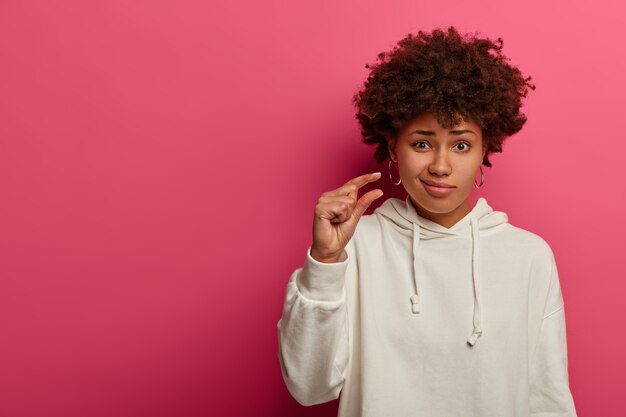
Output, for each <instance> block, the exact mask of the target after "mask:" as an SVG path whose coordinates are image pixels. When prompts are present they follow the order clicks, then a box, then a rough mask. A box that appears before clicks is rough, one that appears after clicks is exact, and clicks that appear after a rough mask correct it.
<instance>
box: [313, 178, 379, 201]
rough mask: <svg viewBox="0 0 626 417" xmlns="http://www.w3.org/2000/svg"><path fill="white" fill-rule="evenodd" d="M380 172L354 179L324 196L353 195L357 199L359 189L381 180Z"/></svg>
mask: <svg viewBox="0 0 626 417" xmlns="http://www.w3.org/2000/svg"><path fill="white" fill-rule="evenodd" d="M380 177H381V173H380V172H371V173H369V174H364V175H360V176H358V177H355V178H352V179H351V180H350V181H348V182H346V183H345V184H344V185H342V186H341V187H339V188H336V189H334V190H331V191H328V192H326V193H324V194H326V195H351V196H352V197H355V198H356V192H357V191H358V189H359V188H361V187H363V186H364V185H365V184H368V183H370V182H374V181H376V180H378V179H380Z"/></svg>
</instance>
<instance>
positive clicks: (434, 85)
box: [352, 26, 535, 167]
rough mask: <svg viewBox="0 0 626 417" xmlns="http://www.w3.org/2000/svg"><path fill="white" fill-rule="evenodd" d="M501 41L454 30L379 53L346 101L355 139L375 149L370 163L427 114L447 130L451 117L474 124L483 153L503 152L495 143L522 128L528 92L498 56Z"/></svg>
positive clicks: (525, 80) (420, 37)
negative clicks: (389, 142) (352, 114)
mask: <svg viewBox="0 0 626 417" xmlns="http://www.w3.org/2000/svg"><path fill="white" fill-rule="evenodd" d="M502 45H503V41H502V39H501V38H498V39H497V41H496V42H494V41H492V40H491V39H488V38H478V37H477V36H476V35H465V36H462V35H460V34H459V32H458V31H457V29H456V28H455V27H454V26H450V27H449V28H448V29H447V33H446V32H444V31H443V30H441V29H439V28H437V29H434V30H433V31H432V33H430V34H429V33H425V32H424V31H422V30H420V31H418V33H417V35H414V34H412V33H409V34H408V35H407V36H406V37H405V38H404V39H402V40H400V41H399V42H398V43H397V45H395V46H394V47H393V49H392V50H391V51H386V52H381V53H379V54H378V61H379V62H377V63H374V64H372V65H369V64H366V65H365V68H370V69H371V70H370V73H369V76H368V78H367V81H365V83H364V85H363V88H362V89H361V90H360V91H359V92H357V93H356V94H355V95H354V96H353V98H352V102H353V104H354V105H355V106H356V108H357V113H356V118H357V120H358V121H359V124H360V126H361V135H362V136H363V138H362V142H364V143H366V144H368V145H377V148H376V152H375V153H374V159H375V160H376V162H378V163H381V162H383V161H384V160H385V159H387V158H388V157H389V151H388V146H387V137H392V138H395V137H396V135H397V134H398V131H399V130H400V129H401V128H402V126H404V124H405V123H407V122H408V121H410V120H411V119H412V118H414V117H415V116H417V115H419V114H420V113H422V112H431V113H432V114H433V115H434V116H435V117H436V119H437V121H438V123H439V124H440V125H442V126H443V127H445V128H447V129H449V128H451V127H452V126H455V125H457V124H458V123H459V122H460V120H459V118H458V116H462V117H463V118H464V119H467V118H469V119H470V120H472V121H474V122H475V123H477V124H478V125H479V126H480V127H481V129H482V131H483V132H482V133H483V146H484V147H485V151H486V152H485V156H484V158H483V161H482V164H484V165H485V166H488V167H490V166H491V163H490V162H489V158H488V155H489V154H490V153H494V152H502V142H503V141H504V139H506V138H507V137H509V136H511V135H513V134H514V133H517V132H518V131H519V130H521V129H522V126H523V125H524V123H526V115H525V114H524V113H520V107H521V101H522V97H526V94H527V93H528V89H529V88H530V89H532V90H534V89H535V86H534V85H533V84H532V83H531V82H530V81H531V77H527V78H524V77H523V76H522V74H521V73H520V71H519V69H517V68H516V67H514V66H511V65H509V64H508V63H507V61H509V58H507V57H506V56H504V55H502Z"/></svg>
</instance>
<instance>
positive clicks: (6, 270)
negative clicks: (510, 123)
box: [0, 0, 626, 417]
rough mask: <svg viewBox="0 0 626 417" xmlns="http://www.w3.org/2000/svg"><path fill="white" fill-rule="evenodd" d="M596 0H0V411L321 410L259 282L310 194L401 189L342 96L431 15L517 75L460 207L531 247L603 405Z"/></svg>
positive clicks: (618, 312) (616, 276)
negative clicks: (474, 183) (298, 384)
mask: <svg viewBox="0 0 626 417" xmlns="http://www.w3.org/2000/svg"><path fill="white" fill-rule="evenodd" d="M618 4H619V2H614V1H608V0H596V1H593V2H585V1H566V0H559V1H545V0H540V1H535V0H533V1H527V2H523V3H522V2H509V3H506V2H504V3H503V2H502V1H501V0H499V1H495V0H494V1H472V2H467V1H439V2H416V1H414V0H412V1H386V2H382V1H378V2H371V1H368V2H356V1H341V2H339V1H315V2H313V1H312V2H307V3H304V2H297V1H265V2H258V1H246V2H242V1H229V2H228V3H227V2H226V1H222V2H215V1H208V2H207V1H199V0H195V1H193V0H171V1H154V0H151V1H148V0H145V1H136V0H135V1H129V0H124V1H121V0H115V1H113V0H106V1H104V0H102V1H95V0H94V1H89V2H85V1H50V0H40V1H17V0H13V1H10V0H2V1H0V195H1V204H0V415H1V416H3V417H7V416H43V415H45V416H64V417H69V416H94V417H97V416H143V415H145V416H154V417H156V416H209V415H212V416H222V415H228V416H251V415H255V416H291V415H300V416H334V415H336V406H337V402H336V401H335V402H331V403H328V404H324V405H321V406H315V407H309V408H305V407H301V406H300V405H299V404H297V403H296V402H295V400H294V399H292V398H291V396H290V395H289V393H288V392H287V390H286V387H285V386H284V383H283V381H282V377H281V375H280V367H279V363H278V357H277V343H278V340H277V333H276V323H277V321H278V319H279V317H280V313H281V309H282V301H283V297H284V289H285V285H286V283H287V280H288V278H289V275H290V274H291V273H292V272H293V270H294V269H295V268H297V267H299V266H301V264H302V262H303V260H304V256H305V250H306V248H307V247H308V245H309V244H310V241H311V225H312V215H313V208H314V204H315V202H316V200H317V198H318V196H319V194H321V193H322V192H323V191H326V190H329V189H332V188H336V187H338V186H340V185H341V184H343V183H344V182H346V181H347V180H348V179H350V178H352V177H355V176H357V175H360V174H362V173H366V172H369V171H377V170H381V171H383V173H384V176H383V179H382V180H380V183H381V184H383V185H384V189H385V191H386V197H389V196H397V197H401V198H403V197H404V194H403V193H401V192H400V191H403V190H401V189H400V190H398V189H397V188H396V187H394V186H393V185H391V184H390V183H389V181H388V179H387V171H386V165H378V164H376V163H375V162H374V160H373V157H372V155H373V151H374V149H373V148H370V147H367V146H366V145H363V144H361V143H360V142H359V141H360V137H359V130H358V126H357V123H356V120H355V119H354V110H353V108H352V105H351V102H350V99H351V96H352V94H353V93H354V92H355V91H356V90H357V89H358V88H359V87H360V85H361V83H362V82H363V81H364V79H365V77H366V74H367V72H366V71H367V70H366V69H365V67H364V66H365V64H366V63H368V62H373V61H374V59H375V57H376V55H377V54H378V52H380V51H383V50H387V49H389V48H391V47H392V46H393V45H394V44H395V42H396V41H397V40H399V39H400V38H402V37H404V36H405V35H406V34H407V33H408V32H416V31H417V30H418V29H424V30H431V29H432V28H434V27H436V26H447V25H449V24H454V25H456V26H457V27H458V28H459V29H460V30H461V31H475V30H478V31H480V32H481V33H482V34H485V35H488V36H490V37H493V38H496V37H498V36H501V37H502V38H503V39H504V52H505V54H507V55H508V56H509V57H510V58H511V61H512V62H513V63H514V64H515V65H519V67H520V69H521V70H522V72H523V73H524V74H528V75H531V76H532V77H533V80H534V82H535V84H536V85H537V89H536V90H535V91H531V92H530V95H529V97H528V99H527V101H526V106H525V112H526V114H527V115H528V117H529V121H528V123H527V124H526V126H525V127H524V129H523V130H522V131H521V132H520V133H518V134H517V135H515V136H514V137H512V138H511V139H510V140H509V141H507V142H506V144H505V147H504V153H502V154H496V155H494V156H492V158H491V160H492V162H493V165H494V166H493V168H491V169H485V185H484V187H483V188H482V189H481V190H480V193H479V194H475V195H472V198H471V203H472V205H473V204H474V203H475V201H476V198H477V197H478V196H479V195H482V196H484V197H486V198H487V200H488V202H489V203H490V205H492V207H494V208H495V209H496V210H502V211H505V212H507V213H508V214H509V218H510V221H511V223H513V224H515V225H517V226H519V227H522V228H526V229H528V230H530V231H533V232H535V233H537V234H539V235H540V236H542V237H544V238H545V239H546V240H547V241H548V242H549V243H550V245H551V246H552V248H553V250H554V252H555V255H556V258H557V263H558V267H559V272H560V276H561V285H562V289H563V294H564V299H565V304H566V313H567V325H568V340H569V360H570V380H571V388H572V392H573V395H574V399H575V402H576V405H577V408H578V412H579V416H603V417H610V416H623V415H625V413H626V403H625V402H624V401H623V392H624V387H625V385H624V375H626V359H624V358H625V356H624V354H623V351H624V346H625V345H624V342H625V341H626V340H625V339H626V338H625V336H624V333H623V329H624V319H625V318H626V310H625V308H626V307H625V306H626V303H625V302H624V293H625V291H626V283H625V281H624V278H626V274H625V272H626V271H625V269H626V268H625V267H624V254H623V248H624V231H625V225H626V220H625V217H624V212H625V208H626V207H625V206H626V204H625V202H624V194H623V189H624V185H623V184H624V180H625V179H626V178H625V177H626V175H625V174H624V166H625V165H626V158H625V156H624V137H623V130H624V129H623V126H622V124H623V121H624V115H623V110H624V96H625V95H626V87H625V83H624V81H623V76H624V74H625V73H626V53H625V52H624V51H625V50H626V47H625V45H624V41H623V39H624V38H625V36H626V29H624V28H625V27H626V26H625V23H626V21H625V20H626V19H625V18H624V16H625V15H626V13H625V12H626V10H624V9H625V7H624V6H622V5H618ZM370 188H371V187H366V189H365V190H367V189H370ZM382 200H384V198H383V199H381V200H379V201H377V202H375V203H374V205H373V206H372V207H371V208H370V210H368V213H370V212H371V209H373V208H374V207H376V206H377V205H378V204H380V202H382Z"/></svg>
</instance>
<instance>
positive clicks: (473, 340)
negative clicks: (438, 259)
mask: <svg viewBox="0 0 626 417" xmlns="http://www.w3.org/2000/svg"><path fill="white" fill-rule="evenodd" d="M481 334H483V332H482V330H476V329H474V332H473V333H472V335H471V336H470V337H469V339H467V343H469V344H470V346H474V345H475V344H476V341H477V340H478V338H479V337H480V335H481Z"/></svg>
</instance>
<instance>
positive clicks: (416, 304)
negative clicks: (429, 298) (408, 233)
mask: <svg viewBox="0 0 626 417" xmlns="http://www.w3.org/2000/svg"><path fill="white" fill-rule="evenodd" d="M419 243H420V227H419V225H418V224H417V223H413V279H414V280H415V294H413V295H412V296H411V305H412V311H413V314H417V313H419V312H420V292H419V290H420V287H419V284H418V283H417V248H418V246H419Z"/></svg>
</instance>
